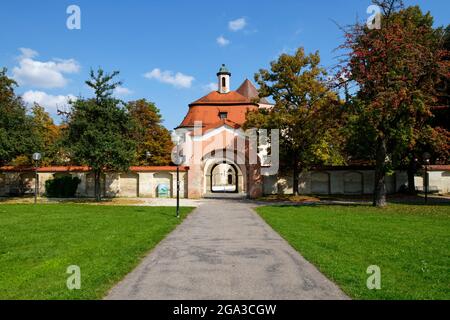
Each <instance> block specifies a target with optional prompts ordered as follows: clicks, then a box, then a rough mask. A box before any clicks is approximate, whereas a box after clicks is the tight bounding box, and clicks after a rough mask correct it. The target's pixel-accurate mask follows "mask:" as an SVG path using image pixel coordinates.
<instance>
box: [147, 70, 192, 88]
mask: <svg viewBox="0 0 450 320" xmlns="http://www.w3.org/2000/svg"><path fill="white" fill-rule="evenodd" d="M144 77H146V78H147V79H156V80H158V81H159V82H162V83H168V84H171V85H173V86H174V87H177V88H190V87H191V86H192V82H193V81H194V80H195V78H194V77H192V76H188V75H185V74H183V73H181V72H177V73H175V74H174V73H173V72H172V71H161V70H160V69H158V68H155V69H153V70H152V71H150V72H147V73H146V74H144Z"/></svg>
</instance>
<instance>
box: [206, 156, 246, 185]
mask: <svg viewBox="0 0 450 320" xmlns="http://www.w3.org/2000/svg"><path fill="white" fill-rule="evenodd" d="M209 191H210V192H212V193H238V192H239V174H238V169H237V168H236V166H235V165H234V164H231V163H227V162H226V161H224V162H223V163H216V164H215V165H213V166H212V168H211V173H210V190H209Z"/></svg>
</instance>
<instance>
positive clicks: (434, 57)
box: [341, 0, 450, 206]
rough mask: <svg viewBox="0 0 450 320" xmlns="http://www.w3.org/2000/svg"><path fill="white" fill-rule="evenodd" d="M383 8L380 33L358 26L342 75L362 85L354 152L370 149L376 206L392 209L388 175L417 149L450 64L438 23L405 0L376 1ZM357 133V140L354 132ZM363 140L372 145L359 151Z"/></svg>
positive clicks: (349, 36) (353, 108)
mask: <svg viewBox="0 0 450 320" xmlns="http://www.w3.org/2000/svg"><path fill="white" fill-rule="evenodd" d="M374 2H375V3H376V4H378V5H380V6H381V7H382V9H383V16H382V25H381V28H380V29H373V30H369V29H368V28H367V27H366V26H365V25H362V24H356V25H354V26H352V27H351V28H350V30H349V31H347V32H346V42H345V44H344V45H342V46H341V48H342V49H345V50H346V51H347V52H348V57H347V58H348V59H347V60H345V61H343V62H344V63H343V66H342V70H341V75H343V76H344V77H345V78H347V79H349V81H354V82H355V83H356V84H357V86H358V93H357V95H356V97H355V99H354V100H355V101H354V102H353V103H352V104H350V105H349V110H348V111H349V113H350V129H351V130H349V131H347V133H350V139H349V141H350V144H349V149H350V150H353V151H356V154H357V155H360V154H362V153H363V152H364V149H366V154H367V155H368V158H372V159H373V160H375V162H376V174H375V175H376V177H375V196H374V204H375V205H380V206H383V205H385V204H386V201H385V193H386V187H385V183H384V179H385V175H386V173H387V172H388V171H389V170H392V167H394V166H397V165H399V164H401V163H402V161H404V159H405V155H407V154H408V153H410V152H411V151H412V150H414V147H415V145H416V144H417V142H418V139H419V138H420V137H421V132H422V131H423V130H424V129H426V128H427V126H428V125H429V124H428V123H429V119H430V117H431V115H432V113H431V108H432V106H434V105H435V104H436V103H437V92H436V87H437V84H438V83H439V82H440V81H441V79H442V78H443V77H448V74H449V70H450V65H449V63H448V61H447V60H445V57H448V54H449V53H448V52H447V51H446V50H444V49H443V47H442V40H441V37H439V36H437V35H438V32H436V30H434V29H433V18H432V17H431V15H430V14H429V13H427V14H423V13H422V12H421V10H420V8H419V7H409V8H406V9H404V8H403V6H402V4H401V1H399V0H380V1H374ZM352 132H353V134H354V135H353V136H352V135H351V133H352ZM362 137H366V138H367V142H366V143H363V144H361V145H360V146H357V144H358V142H360V141H361V138H362Z"/></svg>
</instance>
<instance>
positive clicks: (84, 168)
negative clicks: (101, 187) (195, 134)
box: [0, 166, 189, 172]
mask: <svg viewBox="0 0 450 320" xmlns="http://www.w3.org/2000/svg"><path fill="white" fill-rule="evenodd" d="M176 170H177V167H176V166H131V167H130V171H131V172H160V171H176ZM188 170H189V167H187V166H180V171H188ZM34 171H36V168H34V167H25V166H3V167H0V172H34ZM90 171H91V169H90V167H88V166H50V167H39V168H37V172H90Z"/></svg>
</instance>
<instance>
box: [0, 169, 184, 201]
mask: <svg viewBox="0 0 450 320" xmlns="http://www.w3.org/2000/svg"><path fill="white" fill-rule="evenodd" d="M64 168H65V167H51V168H39V170H38V172H37V173H36V172H34V171H33V170H32V169H21V170H14V168H7V169H6V170H2V171H0V196H2V197H6V196H15V195H24V194H34V189H35V177H36V175H37V177H38V183H39V194H40V195H41V196H43V195H45V182H46V181H47V180H49V179H53V178H54V177H58V176H61V175H70V176H73V177H78V178H79V179H80V180H81V182H80V184H79V185H78V188H77V191H76V196H77V197H94V175H93V173H91V172H89V170H88V169H87V168H84V167H76V168H74V169H71V168H67V169H66V170H65V169H64ZM52 169H53V170H52ZM176 181H177V180H176V167H136V168H135V169H134V170H130V172H126V173H116V172H107V173H105V174H104V175H103V176H102V177H101V183H100V189H101V193H102V196H103V197H133V198H134V197H157V196H158V193H157V188H158V185H159V184H165V185H167V186H168V187H169V190H170V193H169V195H170V196H171V197H176ZM187 183H188V182H187V168H185V167H182V169H181V170H180V197H182V198H185V197H187Z"/></svg>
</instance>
